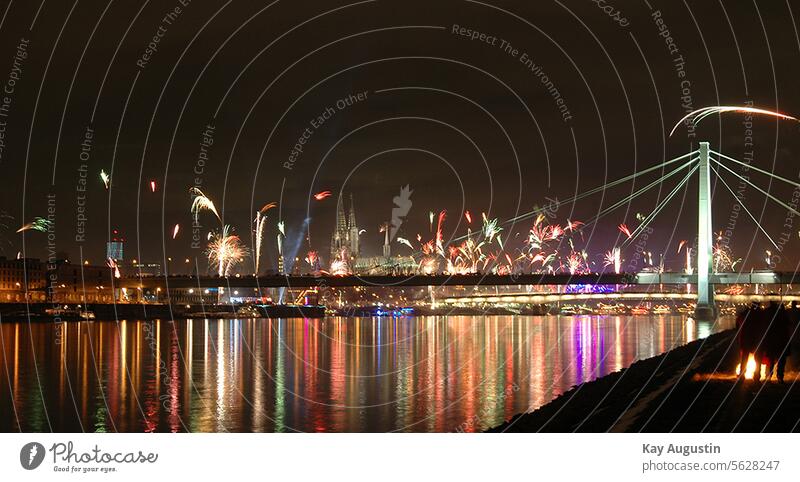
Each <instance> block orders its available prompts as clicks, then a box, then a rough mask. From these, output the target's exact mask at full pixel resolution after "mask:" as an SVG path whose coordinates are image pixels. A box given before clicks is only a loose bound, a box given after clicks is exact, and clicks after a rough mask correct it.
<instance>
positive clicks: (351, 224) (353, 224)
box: [347, 193, 358, 229]
mask: <svg viewBox="0 0 800 482" xmlns="http://www.w3.org/2000/svg"><path fill="white" fill-rule="evenodd" d="M347 227H348V228H350V229H353V228H355V227H358V225H357V224H356V205H355V203H354V202H353V193H350V217H349V218H348V220H347Z"/></svg>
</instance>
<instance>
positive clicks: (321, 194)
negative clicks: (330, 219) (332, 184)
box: [314, 191, 331, 201]
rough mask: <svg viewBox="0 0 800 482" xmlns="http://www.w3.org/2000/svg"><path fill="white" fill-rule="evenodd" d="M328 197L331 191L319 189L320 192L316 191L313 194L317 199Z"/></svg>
mask: <svg viewBox="0 0 800 482" xmlns="http://www.w3.org/2000/svg"><path fill="white" fill-rule="evenodd" d="M329 197H331V192H330V191H321V192H318V193H316V194H314V199H316V200H317V201H322V200H323V199H325V198H329Z"/></svg>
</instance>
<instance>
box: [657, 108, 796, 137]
mask: <svg viewBox="0 0 800 482" xmlns="http://www.w3.org/2000/svg"><path fill="white" fill-rule="evenodd" d="M726 112H743V113H747V114H763V115H769V116H772V117H777V118H779V119H784V120H793V121H797V119H796V118H795V117H792V116H790V115H786V114H781V113H780V112H774V111H771V110H766V109H759V108H757V107H743V106H735V105H714V106H711V107H703V108H702V109H697V110H695V111H692V112H689V113H688V114H686V115H685V116H683V118H681V120H679V121H678V123H677V124H675V127H673V128H672V130H671V131H670V132H669V135H670V136H672V134H673V133H674V132H675V130H676V129H677V128H678V127H680V125H681V124H682V123H683V122H685V121H687V120H689V119H691V120H690V121H689V122H690V124H691V125H693V126H696V125H697V124H698V123H700V121H702V120H703V119H705V118H706V117H708V116H710V115H714V114H724V113H726Z"/></svg>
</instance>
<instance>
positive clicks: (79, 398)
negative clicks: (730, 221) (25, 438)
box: [0, 316, 733, 432]
mask: <svg viewBox="0 0 800 482" xmlns="http://www.w3.org/2000/svg"><path fill="white" fill-rule="evenodd" d="M731 327H733V320H732V319H730V318H722V319H720V320H718V321H717V323H716V324H713V323H704V322H697V321H689V322H687V320H686V319H685V318H683V317H680V316H576V317H563V316H562V317H557V316H547V317H537V316H450V317H417V318H380V319H378V318H373V319H369V318H327V319H323V320H303V319H291V320H268V319H261V320H181V321H176V322H159V321H149V322H146V321H121V322H119V323H115V322H97V323H65V324H61V325H54V324H51V323H42V324H31V325H28V324H27V323H3V324H2V325H0V335H2V338H0V346H1V347H2V350H3V352H2V358H0V410H1V413H3V414H5V416H4V417H2V418H0V430H2V431H6V432H8V431H17V430H22V431H35V432H49V431H51V430H52V431H57V432H65V431H120V432H142V431H145V432H149V431H193V432H222V431H231V432H242V431H257V432H265V431H281V432H283V431H296V430H297V431H336V432H342V431H347V432H365V431H370V432H374V431H380V432H382V431H424V432H447V431H453V430H463V431H474V430H484V429H486V428H489V427H492V426H495V425H498V424H500V423H502V422H503V421H504V420H505V419H507V418H509V417H510V416H512V415H514V414H516V413H519V412H524V411H529V410H531V409H533V408H536V407H538V406H541V405H543V404H545V403H547V402H548V401H550V400H552V399H553V398H555V397H556V396H557V395H558V394H560V393H563V392H564V391H566V390H568V389H569V388H570V387H572V386H573V385H575V384H578V383H582V382H585V381H588V380H592V379H594V378H597V377H598V376H603V375H605V374H607V373H610V372H613V371H617V370H619V369H621V368H623V367H626V366H628V365H630V364H631V363H633V362H634V361H636V360H638V359H642V358H648V357H651V356H654V355H657V354H659V353H663V352H664V351H667V350H669V349H670V348H672V347H673V346H676V345H680V344H684V343H687V342H689V341H692V340H695V339H697V338H698V337H705V336H708V335H709V334H711V333H713V332H716V331H720V330H722V329H726V328H731Z"/></svg>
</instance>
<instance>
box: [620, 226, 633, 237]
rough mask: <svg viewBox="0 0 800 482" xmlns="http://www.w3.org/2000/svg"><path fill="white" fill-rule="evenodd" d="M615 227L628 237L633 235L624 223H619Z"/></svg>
mask: <svg viewBox="0 0 800 482" xmlns="http://www.w3.org/2000/svg"><path fill="white" fill-rule="evenodd" d="M617 229H619V230H620V232H622V234H624V235H625V236H627V237H628V239H631V238H632V237H633V235H632V234H631V230H630V229H628V226H627V225H626V224H620V225H619V226H617Z"/></svg>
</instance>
